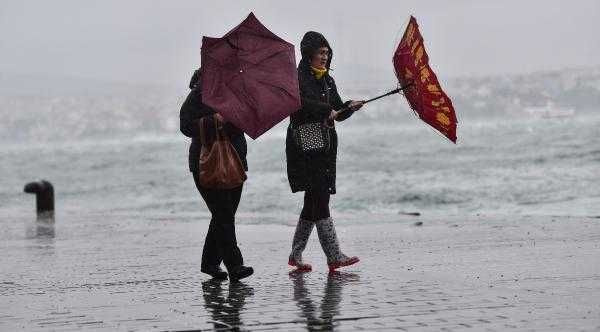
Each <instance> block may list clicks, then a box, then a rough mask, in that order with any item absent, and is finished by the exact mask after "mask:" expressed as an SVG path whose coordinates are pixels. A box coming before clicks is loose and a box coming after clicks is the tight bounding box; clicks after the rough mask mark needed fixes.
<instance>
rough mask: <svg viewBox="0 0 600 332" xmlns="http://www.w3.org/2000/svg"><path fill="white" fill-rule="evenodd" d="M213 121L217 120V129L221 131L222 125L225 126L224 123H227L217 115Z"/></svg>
mask: <svg viewBox="0 0 600 332" xmlns="http://www.w3.org/2000/svg"><path fill="white" fill-rule="evenodd" d="M213 116H214V118H215V120H217V128H216V129H218V130H221V129H223V125H225V123H227V120H225V118H224V117H223V116H222V115H221V114H219V113H215V114H214V115H213Z"/></svg>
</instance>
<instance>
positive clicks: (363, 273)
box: [0, 216, 600, 331]
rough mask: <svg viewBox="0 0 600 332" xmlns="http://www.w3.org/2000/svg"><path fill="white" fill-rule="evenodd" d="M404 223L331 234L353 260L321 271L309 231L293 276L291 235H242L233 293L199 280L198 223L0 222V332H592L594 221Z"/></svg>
mask: <svg viewBox="0 0 600 332" xmlns="http://www.w3.org/2000/svg"><path fill="white" fill-rule="evenodd" d="M411 218H412V217H399V220H398V221H397V222H396V223H386V224H383V223H381V224H368V225H360V226H358V225H348V226H344V225H340V226H338V233H339V236H340V238H341V242H342V245H343V249H344V251H346V253H348V254H351V255H358V256H360V257H361V259H362V261H361V262H360V263H359V264H358V265H356V266H353V267H350V268H347V269H346V270H342V272H339V273H335V274H331V275H329V274H328V273H327V269H326V266H325V260H324V256H323V254H322V253H321V251H320V248H319V245H318V240H317V238H316V234H313V237H314V238H312V239H311V242H310V243H309V247H308V249H307V253H306V258H307V260H308V261H310V262H311V263H313V266H314V267H315V271H314V272H311V273H305V274H298V273H289V271H290V270H289V268H288V267H287V266H286V265H285V264H286V262H287V255H288V249H289V246H290V240H291V235H292V232H293V228H291V227H287V226H276V225H262V226H259V225H241V226H238V234H239V242H240V245H241V249H242V252H243V253H244V256H245V260H246V263H247V264H248V265H252V266H254V268H255V271H256V274H255V276H253V277H251V278H248V279H245V280H243V282H240V283H236V284H229V283H228V282H222V283H219V282H214V281H209V280H208V279H207V278H206V276H204V275H203V274H201V273H200V253H201V250H202V240H203V236H204V232H205V231H206V226H207V225H206V221H205V220H202V221H198V220H193V218H190V217H187V218H178V217H177V216H173V217H155V218H143V219H142V218H139V217H131V216H121V217H119V216H110V217H105V216H86V217H83V218H81V217H79V218H75V217H69V218H67V217H65V218H63V220H58V221H57V222H56V227H55V229H54V230H52V229H47V228H43V227H39V228H36V227H35V225H33V223H31V224H28V225H26V222H25V221H6V222H4V223H3V224H4V225H3V227H4V229H3V231H2V233H0V240H1V241H0V252H1V253H2V255H0V269H1V273H0V330H2V331H15V330H27V331H35V330H84V329H91V330H109V331H112V330H123V331H125V330H127V331H132V330H142V331H148V330H157V331H160V330H211V329H224V330H227V329H231V328H235V327H239V329H240V330H273V329H280V330H285V331H292V330H306V329H310V330H321V329H322V330H330V329H336V330H344V331H345V330H387V329H389V330H408V331H432V330H433V331H437V330H441V331H459V330H477V331H505V330H512V329H515V330H539V331H549V330H553V331H579V330H581V331H598V330H600V219H596V218H565V217H519V218H505V217H486V216H480V217H473V218H469V219H460V220H458V219H454V220H436V219H426V218H414V219H411ZM417 220H419V221H422V222H423V225H422V226H415V225H414V222H415V221H417ZM26 235H27V236H26Z"/></svg>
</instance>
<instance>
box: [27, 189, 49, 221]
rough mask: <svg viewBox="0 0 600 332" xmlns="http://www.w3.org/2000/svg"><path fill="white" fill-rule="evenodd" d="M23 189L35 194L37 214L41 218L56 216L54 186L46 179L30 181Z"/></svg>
mask: <svg viewBox="0 0 600 332" xmlns="http://www.w3.org/2000/svg"><path fill="white" fill-rule="evenodd" d="M23 191H24V192H26V193H28V194H35V198H36V207H37V216H38V219H39V218H54V187H52V183H50V182H48V181H46V180H40V181H37V182H30V183H28V184H26V185H25V188H23Z"/></svg>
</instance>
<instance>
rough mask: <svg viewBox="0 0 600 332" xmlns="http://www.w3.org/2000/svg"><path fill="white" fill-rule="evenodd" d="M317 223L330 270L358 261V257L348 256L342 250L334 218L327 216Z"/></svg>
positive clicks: (320, 240)
mask: <svg viewBox="0 0 600 332" xmlns="http://www.w3.org/2000/svg"><path fill="white" fill-rule="evenodd" d="M316 225H317V234H318V235H319V242H321V247H322V248H323V252H325V256H327V265H329V271H330V272H331V271H334V270H335V269H337V268H340V267H343V266H348V265H352V264H355V263H358V261H359V259H358V257H356V256H352V257H348V256H346V255H344V254H343V253H342V251H341V250H340V244H339V242H338V238H337V234H336V233H335V226H334V225H333V219H331V218H325V219H321V220H318V221H317V222H316Z"/></svg>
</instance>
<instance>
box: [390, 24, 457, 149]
mask: <svg viewBox="0 0 600 332" xmlns="http://www.w3.org/2000/svg"><path fill="white" fill-rule="evenodd" d="M394 69H395V70H396V77H397V78H398V81H399V82H400V85H407V84H412V85H411V87H410V88H409V89H406V91H404V96H405V97H406V100H408V103H409V105H410V107H411V108H412V109H413V110H414V111H415V112H416V113H417V114H418V115H419V117H420V118H421V119H422V120H423V121H425V122H427V123H428V124H429V125H431V126H432V127H433V128H435V129H437V130H438V131H440V132H441V133H442V134H444V136H446V137H448V139H450V140H451V141H452V142H454V143H456V123H457V121H456V114H455V112H454V107H453V106H452V101H451V100H450V98H449V97H448V96H447V95H446V93H445V92H444V91H443V90H442V88H441V86H440V82H439V81H438V79H437V76H436V75H435V73H434V72H433V70H431V67H430V66H429V56H428V55H427V52H426V51H425V45H424V42H423V36H421V32H419V25H418V24H417V20H416V19H415V18H414V17H412V16H411V17H410V21H409V22H408V26H407V27H406V31H405V32H404V35H403V36H402V39H401V40H400V44H398V48H397V49H396V52H395V53H394Z"/></svg>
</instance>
